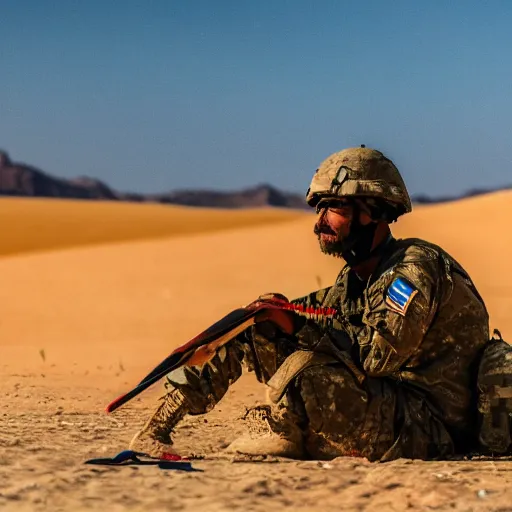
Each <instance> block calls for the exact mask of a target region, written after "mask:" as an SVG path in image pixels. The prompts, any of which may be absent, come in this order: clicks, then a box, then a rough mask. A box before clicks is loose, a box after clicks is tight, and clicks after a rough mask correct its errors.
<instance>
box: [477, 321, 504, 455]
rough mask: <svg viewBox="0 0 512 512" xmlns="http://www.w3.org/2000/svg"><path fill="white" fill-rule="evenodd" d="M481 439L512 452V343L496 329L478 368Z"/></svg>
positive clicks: (485, 445)
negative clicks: (506, 340) (504, 338)
mask: <svg viewBox="0 0 512 512" xmlns="http://www.w3.org/2000/svg"><path fill="white" fill-rule="evenodd" d="M477 384H478V393H479V395H478V411H479V413H480V420H481V423H480V431H479V442H480V444H481V445H482V447H483V448H484V449H485V450H486V451H488V452H491V453H494V454H499V455H507V454H511V453H512V346H511V345H509V344H508V343H507V342H505V341H504V340H503V338H502V337H501V334H500V332H499V331H498V330H495V331H494V336H493V338H492V340H491V343H490V344H489V345H488V346H487V347H486V348H485V350H484V353H483V355H482V359H481V361H480V365H479V371H478V382H477Z"/></svg>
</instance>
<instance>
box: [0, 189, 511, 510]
mask: <svg viewBox="0 0 512 512" xmlns="http://www.w3.org/2000/svg"><path fill="white" fill-rule="evenodd" d="M511 205H512V192H507V191H504V192H496V193H493V194H487V195H484V196H479V197H474V198H467V199H464V200H460V201H455V202H450V203H443V204H439V205H422V206H416V207H415V208H414V211H413V213H412V214H410V215H407V216H405V217H403V218H402V219H399V221H398V222H397V223H396V224H393V225H392V226H391V228H392V231H393V234H394V235H395V237H398V238H406V237H418V238H423V239H426V240H428V241H430V242H433V243H436V244H438V245H440V246H442V247H443V248H444V249H445V250H447V251H448V252H449V253H450V254H451V255H452V256H453V257H455V258H456V259H457V260H458V261H459V262H460V263H461V264H462V265H463V266H464V267H465V268H466V270H467V271H468V272H469V273H470V275H471V277H472V278H473V280H474V282H475V284H476V285H477V287H478V289H479V291H480V293H481V294H482V296H483V297H484V299H485V301H486V303H487V306H488V309H489V312H490V327H491V332H492V329H493V328H498V329H499V330H500V331H501V333H502V335H503V337H504V339H505V340H511V339H512V318H511V315H510V312H511V311H512V277H511V274H510V271H509V265H508V261H507V258H506V255H507V253H508V252H509V251H510V250H511V249H512V238H511V237H510V235H509V234H508V231H507V229H508V226H507V223H508V218H510V216H511V215H512V210H511V209H512V206H511ZM0 218H1V219H2V223H3V225H4V226H6V228H4V229H3V230H2V233H1V236H0V275H1V276H2V284H1V286H0V312H1V313H0V356H1V357H0V365H1V373H0V385H1V387H2V389H3V390H5V397H6V398H5V399H4V400H5V401H4V407H3V423H2V428H1V430H0V432H1V433H0V446H1V447H2V452H1V454H0V508H2V507H6V509H8V510H11V509H13V510H14V509H16V510H46V509H50V510H61V509H72V510H88V509H90V508H93V507H96V506H99V505H101V506H104V507H106V508H108V509H109V510H129V509H130V510H131V509H133V510H142V509H144V510H164V509H166V508H167V507H170V506H171V502H172V500H171V498H170V496H171V495H172V496H173V498H172V499H173V500H175V501H174V502H172V506H173V507H174V506H176V507H177V508H179V509H199V508H203V509H205V508H206V509H207V510H227V509H230V510H239V509H242V508H244V509H247V510H268V509H269V508H270V507H290V508H291V507H294V508H298V509H301V510H314V509H315V508H316V503H317V501H318V499H320V498H321V499H323V500H325V503H326V506H327V507H328V506H329V505H330V506H336V507H340V508H346V509H362V508H364V509H365V510H377V509H379V508H382V507H388V509H393V510H405V509H408V510H411V509H417V510H425V509H439V510H441V509H442V510H444V509H445V508H450V510H461V511H462V510H484V508H482V507H489V506H491V505H492V507H494V508H493V510H502V511H505V510H509V509H508V508H507V507H509V506H510V490H509V487H510V484H511V483H512V478H511V476H510V475H511V472H512V466H511V463H510V462H507V461H496V462H494V461H491V462H490V461H488V460H487V461H481V462H479V461H462V462H430V463H426V462H420V461H405V460H400V461H395V462H393V463H389V464H384V465H382V464H370V463H368V462H367V461H364V460H360V459H351V458H340V459H336V460H335V461H333V462H332V463H328V464H326V463H320V462H315V461H303V462H282V463H274V464H270V463H266V462H265V461H236V460H235V461H233V460H225V459H223V458H222V457H221V456H220V455H219V454H220V453H221V452H222V447H223V446H225V445H226V444H227V443H228V442H229V441H230V440H232V439H233V437H234V436H235V435H236V434H237V433H239V432H240V431H241V429H242V428H243V426H242V425H241V422H240V417H241V415H242V414H243V411H244V408H245V407H246V406H250V405H253V404H254V403H256V402H258V401H262V400H264V396H265V390H264V389H263V386H262V385H258V384H257V382H256V381H255V379H254V378H253V376H251V375H248V376H244V377H242V378H241V379H240V381H239V382H237V383H236V384H235V385H234V386H233V388H232V389H231V390H230V391H229V393H228V395H227V396H226V397H225V398H224V399H223V401H222V402H221V403H220V404H219V406H218V407H217V408H216V409H215V411H214V412H213V413H211V414H209V415H206V416H204V417H190V418H188V419H187V421H186V422H185V423H184V425H183V426H182V427H180V428H178V430H177V437H176V442H177V445H176V446H177V448H178V450H179V449H180V448H182V449H183V450H184V451H185V452H187V453H189V452H191V453H193V454H195V455H196V458H195V459H193V461H194V462H193V465H194V466H195V467H197V468H199V469H201V470H202V471H203V472H202V473H179V472H171V471H169V472H168V473H166V472H164V471H162V470H158V469H156V468H152V467H146V468H144V467H142V468H138V469H137V470H133V469H130V468H99V469H97V468H94V469H91V467H88V466H84V464H83V461H84V460H85V459H87V458H92V457H95V456H110V455H114V454H115V453H116V452H118V451H120V450H121V449H124V448H127V443H128V442H129V439H130V438H131V436H132V435H133V434H134V433H135V431H136V429H137V428H139V427H140V426H141V424H142V423H143V422H144V421H145V419H147V415H148V414H149V413H150V411H151V410H152V409H153V408H154V406H155V403H156V402H155V399H156V397H158V396H159V394H160V393H161V392H162V388H161V386H160V385H158V384H157V385H156V386H154V387H153V388H151V389H150V390H148V391H147V392H145V393H143V394H142V395H140V396H139V397H138V398H137V399H136V400H134V401H133V403H131V402H130V403H129V404H127V405H126V406H125V407H124V408H122V409H120V410H119V411H117V412H116V413H114V414H113V415H111V416H106V415H105V413H104V407H105V406H106V404H107V403H108V402H110V400H111V399H113V398H115V397H116V396H117V395H118V394H120V393H122V392H124V391H127V390H128V389H130V388H131V387H132V386H133V385H134V384H135V383H136V382H138V381H139V380H140V378H142V376H144V375H145V373H147V371H148V370H149V369H151V368H152V367H153V366H155V364H156V363H158V362H160V361H161V360H162V359H163V358H164V357H165V356H166V355H167V354H168V353H169V352H170V351H171V350H172V349H173V348H175V347H176V346H178V345H181V344H182V343H184V342H186V341H188V339H190V338H191V337H193V336H194V335H196V334H197V333H198V332H200V331H202V330H203V329H205V328H206V327H208V326H209V325H210V324H211V323H213V322H214V321H215V320H217V319H219V318H220V317H221V316H224V315H225V314H226V313H228V312H229V311H230V310H232V309H234V308H236V307H239V306H240V305H244V304H246V303H248V302H250V301H252V300H254V299H255V298H256V297H257V296H259V295H260V294H262V293H266V292H279V293H283V294H284V295H286V296H288V297H289V298H293V297H298V296H301V295H304V294H306V293H309V292H310V291H313V290H315V289H318V288H320V287H325V286H329V285H330V284H332V283H333V281H334V279H335V278H336V276H337V274H338V272H339V270H340V269H341V266H342V261H341V260H338V259H335V258H332V257H329V256H325V255H323V254H322V253H321V252H320V250H319V248H318V245H317V241H316V238H315V236H314V234H313V224H314V218H315V215H314V213H309V212H307V211H306V212H305V211H298V210H290V209H277V208H265V209H253V210H236V211H235V210H209V209H198V208H188V207H178V206H167V205H165V206H164V205H148V204H130V203H122V204H121V203H112V202H110V203H108V202H86V201H71V200H49V199H47V200H43V199H20V198H1V200H0ZM238 462H239V463H238ZM267 462H268V461H267ZM412 468H414V469H415V471H414V472H413V473H414V474H412V473H411V469H412ZM276 479H277V480H278V481H279V482H280V485H279V486H276V485H275V481H276ZM135 484H136V485H137V492H132V491H131V490H130V489H131V488H132V487H133V485H135ZM161 489H167V491H168V495H167V496H166V495H165V493H162V492H161ZM377 489H378V490H377ZM157 490H158V491H157ZM482 492H485V498H482ZM479 493H480V494H479ZM107 494H108V495H107ZM341 499H343V500H344V501H343V503H344V505H343V506H341V505H340V503H341V502H340V501H339V500H341ZM500 507H501V508H500ZM485 510H488V508H485Z"/></svg>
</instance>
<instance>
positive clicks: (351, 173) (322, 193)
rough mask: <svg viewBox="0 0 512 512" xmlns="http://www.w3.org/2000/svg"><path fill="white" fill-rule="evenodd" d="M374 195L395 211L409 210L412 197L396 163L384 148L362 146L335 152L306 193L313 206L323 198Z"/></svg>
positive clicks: (396, 213)
mask: <svg viewBox="0 0 512 512" xmlns="http://www.w3.org/2000/svg"><path fill="white" fill-rule="evenodd" d="M340 197H360V198H372V199H374V200H375V201H377V202H378V203H381V204H382V203H384V204H385V205H386V207H387V208H390V209H392V210H393V211H394V213H393V214H392V217H395V219H394V220H396V218H397V217H399V216H400V215H403V214H404V213H409V212H410V211H411V210H412V205H411V199H410V197H409V193H408V192H407V188H406V186H405V183H404V180H403V179H402V176H401V175H400V173H399V172H398V169H397V168H396V167H395V164H394V163H393V162H392V161H391V160H389V159H388V158H386V157H385V156H384V155H383V154H382V153H381V152H380V151H377V150H375V149H370V148H366V147H364V146H361V147H359V148H348V149H344V150H343V151H340V152H338V153H334V154H332V155H331V156H330V157H328V158H327V159H326V160H324V161H323V162H322V164H321V165H320V167H319V168H318V169H317V171H316V173H315V175H314V176H313V179H312V181H311V185H310V187H309V189H308V191H307V194H306V201H307V202H308V204H309V205H310V206H316V205H317V204H318V202H319V201H320V200H321V199H330V198H332V199H336V198H340Z"/></svg>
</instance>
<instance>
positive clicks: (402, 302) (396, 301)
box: [386, 277, 418, 316]
mask: <svg viewBox="0 0 512 512" xmlns="http://www.w3.org/2000/svg"><path fill="white" fill-rule="evenodd" d="M417 293H418V290H416V288H414V286H413V285H412V284H411V283H409V281H407V280H406V279H405V278H403V277H397V278H396V279H395V280H394V281H393V282H392V283H391V285H390V286H389V288H388V291H387V292H386V305H387V306H388V307H389V309H392V310H393V311H396V312H397V313H398V314H400V315H402V316H405V313H406V312H407V308H408V307H409V305H410V303H411V302H412V299H414V297H415V296H416V294H417Z"/></svg>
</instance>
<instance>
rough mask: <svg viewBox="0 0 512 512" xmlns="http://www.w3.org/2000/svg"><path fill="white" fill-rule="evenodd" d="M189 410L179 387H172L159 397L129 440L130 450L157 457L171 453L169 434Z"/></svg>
mask: <svg viewBox="0 0 512 512" xmlns="http://www.w3.org/2000/svg"><path fill="white" fill-rule="evenodd" d="M188 412H189V405H188V401H187V399H186V398H185V396H184V395H183V393H182V392H181V391H180V390H179V389H172V390H171V391H169V392H168V393H166V394H165V395H164V396H162V398H161V399H160V404H159V405H158V407H157V409H156V410H155V412H154V413H153V415H152V416H151V417H150V418H149V420H148V421H147V422H146V424H145V425H144V426H143V427H142V428H141V430H139V431H138V432H137V433H136V434H135V436H134V437H133V439H132V440H131V442H130V450H134V451H137V452H143V453H147V454H148V455H152V456H155V457H158V456H160V455H162V453H173V449H172V444H173V443H172V439H171V434H172V432H173V430H174V427H175V426H176V425H177V424H178V422H179V421H180V420H181V419H182V418H183V417H184V416H185V415H186V414H187V413H188Z"/></svg>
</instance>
